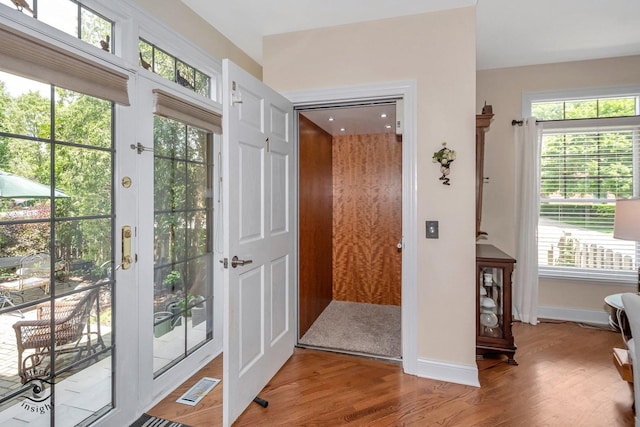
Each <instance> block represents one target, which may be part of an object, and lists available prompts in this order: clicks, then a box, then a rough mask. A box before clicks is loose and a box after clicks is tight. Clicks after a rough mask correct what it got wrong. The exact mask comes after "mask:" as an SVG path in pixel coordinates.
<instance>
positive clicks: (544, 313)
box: [538, 307, 609, 325]
mask: <svg viewBox="0 0 640 427" xmlns="http://www.w3.org/2000/svg"><path fill="white" fill-rule="evenodd" d="M538 319H552V320H566V321H569V322H582V323H593V324H597V325H608V324H609V313H607V312H606V311H604V310H585V309H579V308H566V307H538Z"/></svg>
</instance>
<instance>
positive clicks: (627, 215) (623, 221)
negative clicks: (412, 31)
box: [613, 199, 640, 241]
mask: <svg viewBox="0 0 640 427" xmlns="http://www.w3.org/2000/svg"><path fill="white" fill-rule="evenodd" d="M613 237H615V238H616V239H622V240H635V241H640V199H621V200H616V214H615V220H614V225H613Z"/></svg>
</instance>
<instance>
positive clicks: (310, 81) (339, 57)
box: [263, 8, 476, 366]
mask: <svg viewBox="0 0 640 427" xmlns="http://www.w3.org/2000/svg"><path fill="white" fill-rule="evenodd" d="M263 77H264V82H265V83H266V84H268V85H269V86H271V87H273V88H274V89H276V90H278V91H282V92H289V91H299V90H308V89H319V88H329V87H341V86H353V85H363V84H371V83H381V82H389V81H398V80H415V81H416V82H417V86H418V157H419V159H418V177H417V183H418V184H417V187H418V188H417V194H418V225H417V228H418V230H419V236H418V266H419V267H418V283H417V287H418V313H419V314H418V319H416V321H417V323H418V356H419V357H420V358H424V359H429V360H436V361H445V362H450V363H454V364H464V365H473V366H475V313H476V309H475V288H474V282H475V238H474V236H475V213H474V210H475V207H474V206H475V204H474V203H475V102H474V101H475V81H476V76H475V8H462V9H455V10H449V11H444V12H436V13H428V14H422V15H415V16H410V17H402V18H395V19H388V20H382V21H374V22H367V23H360V24H351V25H344V26H338V27H331V28H325V29H318V30H310V31H301V32H295V33H288V34H280V35H274V36H269V37H266V38H265V39H264V61H263ZM442 141H446V142H447V144H448V145H447V146H448V147H449V148H452V149H454V150H456V151H457V153H458V157H457V159H456V161H455V162H454V163H453V165H452V167H451V175H450V178H451V186H444V185H442V183H441V181H439V180H438V177H439V176H440V173H439V168H438V165H436V164H434V163H432V161H431V156H432V154H433V152H434V151H437V150H438V149H440V148H441V143H442ZM425 220H438V221H440V239H438V240H433V239H429V240H427V239H425V238H424V230H425V225H424V221H425Z"/></svg>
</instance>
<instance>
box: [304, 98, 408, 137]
mask: <svg viewBox="0 0 640 427" xmlns="http://www.w3.org/2000/svg"><path fill="white" fill-rule="evenodd" d="M300 114H302V115H303V116H305V117H306V118H308V119H309V120H311V121H312V122H313V123H315V124H317V125H318V126H320V127H321V128H322V129H323V130H324V131H325V132H327V133H328V134H330V135H333V136H339V135H361V134H373V133H395V131H396V127H395V121H396V104H395V102H392V103H386V104H375V105H364V106H357V107H354V106H350V107H335V108H319V109H313V110H304V111H301V112H300Z"/></svg>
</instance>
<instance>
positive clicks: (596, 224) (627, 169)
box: [532, 97, 640, 282]
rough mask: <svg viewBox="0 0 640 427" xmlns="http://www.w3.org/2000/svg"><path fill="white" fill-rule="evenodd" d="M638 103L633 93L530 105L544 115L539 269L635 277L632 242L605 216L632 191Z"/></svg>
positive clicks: (638, 143) (639, 253) (638, 171)
mask: <svg viewBox="0 0 640 427" xmlns="http://www.w3.org/2000/svg"><path fill="white" fill-rule="evenodd" d="M638 108H639V106H638V97H625V98H606V99H605V98H601V99H590V100H584V99H581V100H578V101H566V100H563V101H553V102H544V103H538V104H536V103H533V104H532V114H533V115H535V116H536V117H537V118H538V119H539V120H540V119H541V120H552V121H551V122H548V123H544V125H543V129H544V130H543V136H542V147H541V162H540V212H539V221H538V263H539V270H540V275H542V276H554V277H573V278H581V279H595V280H608V281H610V280H615V281H630V282H633V281H634V280H635V278H636V276H635V275H636V271H637V268H638V262H639V260H640V250H639V248H640V246H639V244H638V243H637V242H633V241H626V240H619V239H614V238H613V220H614V213H615V201H616V199H626V198H630V197H634V196H635V197H637V196H638V193H639V191H640V185H639V183H640V160H639V156H640V139H639V138H640V117H638ZM623 117H624V119H621V118H623Z"/></svg>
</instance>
